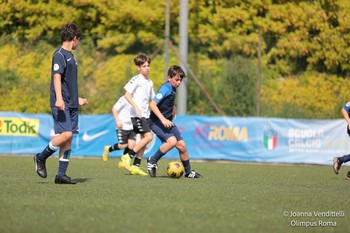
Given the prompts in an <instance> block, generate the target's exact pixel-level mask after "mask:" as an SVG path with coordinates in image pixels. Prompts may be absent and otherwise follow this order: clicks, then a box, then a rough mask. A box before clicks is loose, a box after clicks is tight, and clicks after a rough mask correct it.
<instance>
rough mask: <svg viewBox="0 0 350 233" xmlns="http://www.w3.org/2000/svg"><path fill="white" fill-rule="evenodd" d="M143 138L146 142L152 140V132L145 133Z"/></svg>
mask: <svg viewBox="0 0 350 233" xmlns="http://www.w3.org/2000/svg"><path fill="white" fill-rule="evenodd" d="M145 139H146V140H147V143H148V142H150V141H152V140H153V134H152V133H146V134H145Z"/></svg>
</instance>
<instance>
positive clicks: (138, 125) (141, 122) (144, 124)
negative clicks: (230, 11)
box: [131, 117, 151, 134]
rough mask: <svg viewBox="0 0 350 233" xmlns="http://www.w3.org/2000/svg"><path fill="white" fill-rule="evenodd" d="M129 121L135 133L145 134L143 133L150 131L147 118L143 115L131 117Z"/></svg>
mask: <svg viewBox="0 0 350 233" xmlns="http://www.w3.org/2000/svg"><path fill="white" fill-rule="evenodd" d="M131 122H132V126H133V127H134V132H135V133H139V134H145V133H148V132H151V129H150V127H149V125H148V120H147V119H146V118H145V117H142V118H138V117H132V118H131Z"/></svg>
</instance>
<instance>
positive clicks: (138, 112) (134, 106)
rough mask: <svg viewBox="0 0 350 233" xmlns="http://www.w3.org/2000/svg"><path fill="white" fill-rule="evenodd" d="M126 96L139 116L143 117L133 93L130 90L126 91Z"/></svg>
mask: <svg viewBox="0 0 350 233" xmlns="http://www.w3.org/2000/svg"><path fill="white" fill-rule="evenodd" d="M124 97H125V99H126V100H127V101H128V102H129V103H130V104H131V106H132V107H133V108H134V109H135V111H136V114H137V116H138V117H139V118H141V117H142V113H141V111H140V109H139V108H138V107H137V105H136V104H135V102H134V101H133V100H132V95H131V93H130V92H128V91H125V94H124Z"/></svg>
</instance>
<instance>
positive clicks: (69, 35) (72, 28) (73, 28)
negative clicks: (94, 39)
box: [61, 23, 81, 42]
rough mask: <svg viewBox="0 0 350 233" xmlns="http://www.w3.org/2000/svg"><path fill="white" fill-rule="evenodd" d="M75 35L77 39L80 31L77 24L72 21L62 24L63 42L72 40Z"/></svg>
mask: <svg viewBox="0 0 350 233" xmlns="http://www.w3.org/2000/svg"><path fill="white" fill-rule="evenodd" d="M75 36H76V37H77V38H78V39H80V37H81V31H80V29H79V27H78V26H77V25H75V24H74V23H70V24H65V25H63V27H62V29H61V40H62V42H64V41H72V40H73V39H74V37H75Z"/></svg>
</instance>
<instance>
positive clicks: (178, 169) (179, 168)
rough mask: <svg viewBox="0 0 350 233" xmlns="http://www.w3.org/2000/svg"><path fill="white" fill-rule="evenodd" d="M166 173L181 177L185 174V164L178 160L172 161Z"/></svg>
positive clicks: (177, 177)
mask: <svg viewBox="0 0 350 233" xmlns="http://www.w3.org/2000/svg"><path fill="white" fill-rule="evenodd" d="M166 173H167V174H168V176H169V177H171V178H174V179H179V178H180V177H181V176H182V175H183V174H184V166H183V165H182V163H181V162H178V161H173V162H170V163H169V164H168V166H167V167H166Z"/></svg>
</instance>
